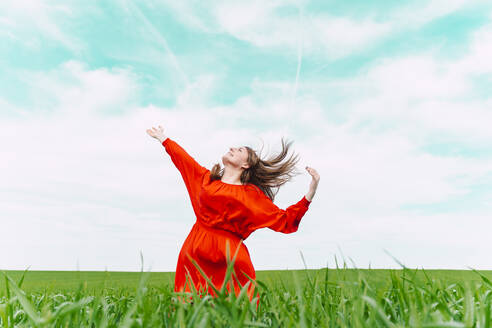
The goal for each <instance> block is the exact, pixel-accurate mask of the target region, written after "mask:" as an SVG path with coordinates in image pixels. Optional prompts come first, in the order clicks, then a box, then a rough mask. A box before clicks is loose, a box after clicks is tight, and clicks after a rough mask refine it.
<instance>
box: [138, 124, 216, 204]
mask: <svg viewBox="0 0 492 328" xmlns="http://www.w3.org/2000/svg"><path fill="white" fill-rule="evenodd" d="M147 133H148V134H149V135H150V136H152V137H154V138H156V139H157V140H159V142H160V143H161V144H162V146H163V147H164V148H165V149H166V152H167V153H168V154H169V156H170V157H171V161H172V162H173V163H174V166H176V168H177V169H178V170H179V172H180V174H181V176H182V177H183V181H184V183H185V185H186V189H187V190H188V194H189V195H190V199H191V202H192V205H193V208H195V207H196V199H197V195H198V191H199V190H200V186H201V182H202V178H203V175H204V174H205V173H206V172H207V171H208V169H207V168H205V167H203V166H201V165H200V164H198V162H197V161H195V159H194V158H193V157H191V156H190V155H189V154H188V153H187V152H186V151H185V150H184V149H183V148H182V147H181V146H180V145H179V144H178V143H176V142H175V141H174V140H172V139H170V138H169V137H167V136H166V135H164V129H163V128H162V127H161V126H160V125H159V129H156V128H154V127H152V129H148V130H147ZM195 209H196V208H195Z"/></svg>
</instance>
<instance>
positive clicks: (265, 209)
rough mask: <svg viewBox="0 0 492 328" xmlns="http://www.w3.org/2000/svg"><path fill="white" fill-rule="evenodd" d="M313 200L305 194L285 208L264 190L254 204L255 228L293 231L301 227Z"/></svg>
mask: <svg viewBox="0 0 492 328" xmlns="http://www.w3.org/2000/svg"><path fill="white" fill-rule="evenodd" d="M310 203H311V202H310V201H308V200H307V199H306V196H303V197H302V198H301V200H299V201H298V202H297V203H295V204H293V205H291V206H289V207H287V208H286V209H285V210H284V209H281V208H279V207H278V206H277V205H275V204H274V203H273V202H272V200H271V199H270V198H268V197H267V196H266V195H265V194H264V193H263V192H261V195H259V196H258V197H257V198H256V199H255V201H254V205H252V208H253V212H254V219H253V220H254V223H253V228H254V230H256V229H261V228H269V229H272V230H274V231H278V232H282V233H293V232H296V231H297V230H298V228H299V223H300V222H301V219H302V217H303V216H304V214H305V213H306V211H307V210H308V208H309V204H310Z"/></svg>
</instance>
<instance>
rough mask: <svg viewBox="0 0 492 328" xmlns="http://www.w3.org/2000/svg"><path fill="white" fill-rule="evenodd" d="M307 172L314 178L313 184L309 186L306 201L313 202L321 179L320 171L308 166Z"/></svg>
mask: <svg viewBox="0 0 492 328" xmlns="http://www.w3.org/2000/svg"><path fill="white" fill-rule="evenodd" d="M306 170H307V171H308V173H309V174H311V177H312V180H311V184H310V185H309V192H308V193H307V194H306V199H307V200H308V201H312V200H313V197H314V194H316V189H317V188H318V183H319V179H320V177H319V174H318V171H316V170H315V169H313V168H312V167H309V166H306Z"/></svg>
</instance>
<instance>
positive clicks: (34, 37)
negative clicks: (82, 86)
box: [0, 0, 84, 53]
mask: <svg viewBox="0 0 492 328" xmlns="http://www.w3.org/2000/svg"><path fill="white" fill-rule="evenodd" d="M0 12H1V13H2V15H4V17H2V16H0V27H2V26H3V28H5V29H7V30H9V31H10V32H9V34H10V35H11V36H14V35H19V34H21V35H22V37H21V38H18V37H17V36H15V38H16V39H17V40H18V41H20V42H22V43H23V44H24V45H26V46H28V47H31V48H36V49H39V48H41V46H42V45H41V40H40V39H39V38H38V34H37V33H33V31H36V32H38V33H40V34H41V35H43V36H45V37H47V38H49V39H51V40H54V41H57V42H60V43H61V44H63V45H64V46H66V47H67V48H69V49H71V50H72V51H74V52H77V53H78V52H80V51H81V50H83V48H84V45H83V44H82V42H81V41H80V40H78V39H76V38H74V37H73V36H72V35H69V34H67V33H65V31H64V28H63V27H62V26H61V24H62V23H61V21H60V20H59V19H60V18H63V19H67V17H73V12H72V9H71V8H70V7H69V6H67V5H64V4H53V3H47V2H46V1H44V0H19V1H5V2H1V3H0Z"/></svg>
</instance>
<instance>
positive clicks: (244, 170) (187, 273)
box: [147, 125, 320, 306]
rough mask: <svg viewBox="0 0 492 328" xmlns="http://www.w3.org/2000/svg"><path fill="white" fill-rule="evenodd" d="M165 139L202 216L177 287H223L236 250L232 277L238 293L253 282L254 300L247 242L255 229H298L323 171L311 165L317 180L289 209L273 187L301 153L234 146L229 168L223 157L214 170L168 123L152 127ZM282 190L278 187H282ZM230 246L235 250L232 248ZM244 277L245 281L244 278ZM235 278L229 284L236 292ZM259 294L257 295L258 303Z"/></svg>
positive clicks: (185, 249)
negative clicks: (266, 156) (169, 133)
mask: <svg viewBox="0 0 492 328" xmlns="http://www.w3.org/2000/svg"><path fill="white" fill-rule="evenodd" d="M147 133H148V134H149V135H150V136H152V137H154V138H156V139H157V140H159V142H160V143H161V144H162V145H163V146H164V147H165V149H166V152H167V153H168V154H169V156H170V157H171V160H172V162H173V163H174V165H175V166H176V168H177V169H178V170H179V172H180V173H181V176H182V178H183V180H184V183H185V185H186V189H187V190H188V194H189V197H190V200H191V204H192V207H193V210H194V212H195V215H196V217H197V220H196V222H195V224H194V225H193V228H192V229H191V232H190V233H189V235H188V237H187V238H186V240H185V242H184V244H183V246H182V248H181V251H180V253H179V257H178V264H177V266H176V276H175V285H174V291H176V292H183V291H184V292H191V291H192V288H193V287H192V286H191V284H193V286H194V287H195V289H196V290H197V291H199V292H202V291H204V292H206V293H209V294H211V295H212V296H215V295H216V293H215V291H214V289H213V288H212V287H211V286H210V285H209V283H208V282H207V279H205V277H203V275H202V274H201V273H200V271H203V272H204V274H206V276H207V277H208V278H209V280H210V281H211V282H212V283H213V285H214V287H215V288H216V289H218V290H220V289H221V288H222V285H223V282H224V276H225V273H226V269H227V263H228V262H230V260H231V259H232V258H233V257H234V256H235V258H234V259H235V261H234V270H233V277H232V282H233V285H234V292H235V294H236V295H238V294H239V291H240V290H241V288H242V287H244V286H245V285H246V284H248V283H249V286H247V287H246V288H247V294H248V297H249V299H250V301H251V300H252V299H253V296H254V284H253V283H252V282H250V278H251V279H252V281H253V282H254V279H256V274H255V270H254V268H253V264H252V263H251V259H250V256H249V252H248V248H247V247H246V245H244V244H243V240H245V239H246V238H247V237H248V236H249V235H250V234H251V233H252V232H253V231H255V230H257V229H261V228H270V229H272V230H275V231H278V232H283V233H292V232H295V231H297V228H298V226H299V223H300V221H301V218H302V217H303V216H304V213H305V212H306V211H307V210H308V207H309V204H310V203H311V201H312V198H313V196H314V194H315V193H316V189H317V187H318V182H319V179H320V177H319V174H318V173H317V172H316V170H314V169H313V168H310V167H306V170H307V171H308V172H309V174H311V176H312V181H311V185H310V188H309V191H308V193H307V194H306V195H305V196H304V197H302V199H301V200H300V201H298V202H297V203H296V204H294V205H291V206H289V207H288V208H287V209H286V210H283V209H280V208H278V207H277V206H276V205H275V204H274V203H273V199H274V197H275V195H274V194H273V192H272V190H271V188H272V187H278V186H280V185H282V184H284V183H285V182H287V181H288V180H289V178H290V177H291V171H292V169H293V168H295V164H296V161H297V159H295V160H292V157H291V158H290V159H289V160H288V161H287V162H285V163H280V162H281V161H282V160H283V159H284V157H285V156H286V154H287V151H288V146H289V145H287V149H285V147H284V144H283V141H282V147H283V150H282V152H281V153H280V154H279V155H278V156H277V157H275V158H273V159H270V160H262V159H260V158H259V157H258V155H257V154H256V152H255V151H254V150H253V149H251V148H250V147H247V146H242V147H231V148H230V151H229V152H227V153H226V154H225V155H224V156H223V157H222V163H223V164H224V169H220V165H219V164H218V163H217V164H215V165H214V167H213V168H212V170H211V171H210V170H208V169H206V168H205V167H203V166H201V165H200V164H198V163H197V162H196V161H195V160H194V158H193V157H191V156H190V155H189V154H188V153H187V152H186V151H185V150H184V149H183V148H182V147H181V146H180V145H179V144H178V143H176V142H175V141H174V140H172V139H170V138H169V137H166V136H165V135H164V130H163V128H162V127H161V126H160V125H159V128H158V129H157V128H154V127H152V129H148V130H147ZM277 191H278V190H277ZM227 247H230V249H229V250H227V249H226V248H227ZM238 281H239V284H238ZM229 284H230V282H229V283H228V284H227V286H226V288H227V290H228V291H229V292H230V288H229ZM258 302H259V298H258V301H257V306H258V304H259V303H258Z"/></svg>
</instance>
